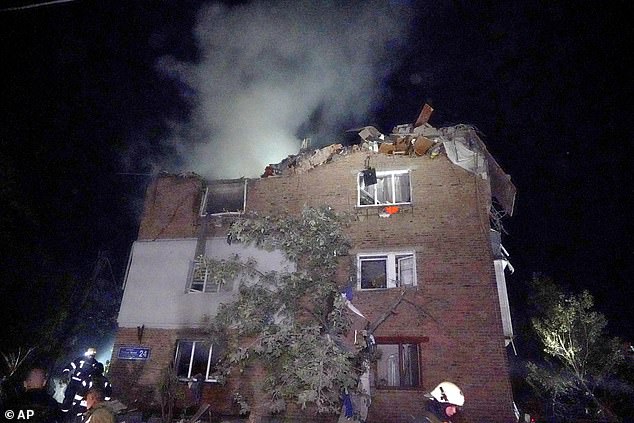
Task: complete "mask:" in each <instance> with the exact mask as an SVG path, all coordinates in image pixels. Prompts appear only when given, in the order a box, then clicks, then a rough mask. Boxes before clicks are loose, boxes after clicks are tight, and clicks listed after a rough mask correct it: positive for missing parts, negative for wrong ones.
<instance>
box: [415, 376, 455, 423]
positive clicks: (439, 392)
mask: <svg viewBox="0 0 634 423" xmlns="http://www.w3.org/2000/svg"><path fill="white" fill-rule="evenodd" d="M425 396H426V397H427V404H426V410H425V412H424V413H423V418H422V420H418V421H419V422H421V423H451V418H452V417H453V416H455V415H456V413H458V411H459V409H460V407H462V406H463V405H464V395H463V394H462V391H461V390H460V388H459V387H458V386H457V385H455V384H454V383H451V382H441V383H439V384H438V386H436V387H435V388H434V389H433V390H432V391H431V392H430V393H429V394H427V395H425Z"/></svg>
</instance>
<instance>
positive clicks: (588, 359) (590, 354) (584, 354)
mask: <svg viewBox="0 0 634 423" xmlns="http://www.w3.org/2000/svg"><path fill="white" fill-rule="evenodd" d="M534 286H535V288H536V291H537V298H539V304H540V313H539V315H538V316H536V317H535V318H533V319H532V324H533V329H534V330H535V333H536V334H537V337H538V339H539V340H540V341H541V343H542V345H543V351H544V353H545V354H546V355H547V360H546V362H545V363H544V364H542V365H539V364H537V363H532V362H529V363H528V364H527V370H528V375H527V382H528V383H529V384H530V385H531V386H532V387H533V388H534V389H535V390H536V392H537V393H538V394H540V395H543V396H545V397H547V398H548V399H549V401H550V402H551V403H552V404H553V409H554V410H555V412H556V413H561V415H562V416H566V417H572V416H574V415H575V413H580V414H579V415H584V413H585V414H588V413H594V414H595V417H597V418H598V416H603V417H602V419H605V420H601V421H618V419H617V417H616V416H615V415H614V414H613V413H612V411H611V410H610V409H609V408H608V407H607V406H606V405H605V404H606V401H605V398H602V396H604V394H605V393H606V392H608V393H609V389H606V388H607V387H608V386H609V385H610V384H614V380H613V377H614V374H615V368H616V367H617V366H618V365H619V363H621V362H622V361H623V353H622V351H621V349H620V342H619V340H618V339H616V338H610V337H608V336H607V335H606V333H605V327H606V325H607V320H606V319H605V317H604V316H603V315H602V314H601V313H598V312H596V311H594V310H593V307H594V299H593V297H592V295H590V293H588V292H587V291H584V292H582V293H581V294H566V293H563V292H562V291H561V290H560V289H559V288H558V287H557V286H556V285H555V284H554V283H553V282H552V281H551V280H547V279H542V280H536V281H534ZM548 358H552V359H554V361H549V360H548Z"/></svg>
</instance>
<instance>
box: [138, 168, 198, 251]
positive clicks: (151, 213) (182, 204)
mask: <svg viewBox="0 0 634 423" xmlns="http://www.w3.org/2000/svg"><path fill="white" fill-rule="evenodd" d="M203 189H204V184H203V180H202V179H201V178H200V177H198V176H196V175H193V174H190V175H159V176H158V177H157V178H155V179H154V181H152V183H151V184H150V185H149V186H148V188H147V191H146V193H145V204H144V208H143V215H142V216H141V224H140V226H139V237H138V239H146V240H147V239H170V238H186V237H193V236H196V232H197V229H196V225H197V223H198V213H199V211H200V201H201V198H202V194H203Z"/></svg>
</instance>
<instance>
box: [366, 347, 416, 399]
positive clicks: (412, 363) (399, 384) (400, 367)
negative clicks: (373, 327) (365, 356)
mask: <svg viewBox="0 0 634 423" xmlns="http://www.w3.org/2000/svg"><path fill="white" fill-rule="evenodd" d="M376 348H377V351H379V355H380V358H379V359H378V360H377V363H376V379H375V384H376V386H377V388H413V387H417V386H420V366H419V353H418V344H413V343H390V344H387V343H385V344H384V343H380V342H379V343H377V345H376Z"/></svg>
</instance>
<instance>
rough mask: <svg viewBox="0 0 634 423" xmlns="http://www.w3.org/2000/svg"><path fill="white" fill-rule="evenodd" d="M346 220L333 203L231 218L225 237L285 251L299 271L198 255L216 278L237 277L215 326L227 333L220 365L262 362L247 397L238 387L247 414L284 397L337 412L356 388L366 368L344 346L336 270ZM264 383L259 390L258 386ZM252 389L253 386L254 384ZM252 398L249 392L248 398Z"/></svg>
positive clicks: (279, 405) (274, 408)
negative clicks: (235, 290) (261, 373)
mask: <svg viewBox="0 0 634 423" xmlns="http://www.w3.org/2000/svg"><path fill="white" fill-rule="evenodd" d="M344 223H345V218H344V217H343V216H340V215H338V214H336V213H335V212H334V211H333V210H332V209H330V208H327V207H326V208H321V209H314V208H305V209H304V210H303V211H302V213H301V215H300V216H267V217H259V216H257V215H251V216H249V217H247V218H244V219H240V220H238V221H236V222H234V223H233V224H232V225H231V227H230V230H229V236H228V241H229V242H241V243H245V244H253V245H256V246H258V247H261V248H264V249H267V250H272V249H280V250H282V251H283V252H284V253H285V255H286V257H287V258H288V259H289V260H290V261H292V262H294V263H296V265H297V270H296V271H292V272H291V271H280V272H270V273H262V272H259V271H258V270H257V263H256V262H254V261H253V260H251V259H250V260H241V259H240V258H239V257H234V258H232V259H230V260H223V261H218V260H212V259H210V258H203V257H201V258H200V260H201V263H203V264H204V266H203V269H208V270H211V271H210V272H209V273H210V274H211V275H212V277H213V278H214V279H213V280H214V282H215V283H219V284H222V283H225V282H226V281H228V280H232V279H235V278H240V280H241V284H240V293H239V296H238V298H237V300H236V301H235V302H232V303H229V304H223V305H222V307H221V309H220V311H219V313H218V315H217V316H216V317H215V319H214V321H213V325H212V331H213V333H214V334H215V336H216V337H217V336H219V334H221V335H223V336H224V338H225V339H226V356H225V359H224V360H223V361H222V363H224V366H223V371H224V372H225V373H230V372H231V371H235V369H240V370H243V369H244V368H245V367H246V366H247V365H254V366H260V367H261V368H262V369H264V370H265V372H266V375H267V377H266V378H265V380H264V381H263V382H262V383H263V384H264V385H265V386H260V387H259V388H260V389H257V392H259V393H262V392H267V393H268V395H267V396H266V397H262V396H259V397H258V398H255V399H253V398H252V399H251V400H252V401H253V404H248V405H247V404H245V399H246V398H247V395H242V393H240V392H238V393H236V396H235V397H236V398H239V399H240V405H241V409H243V410H250V413H251V420H252V421H257V419H258V418H259V417H260V416H261V415H262V414H264V413H266V412H281V411H283V410H284V409H285V408H286V405H287V404H288V403H289V402H293V403H295V404H297V405H298V406H299V407H301V408H305V407H306V406H308V405H313V406H315V407H316V409H317V411H318V412H322V413H328V412H336V411H338V410H339V408H340V395H341V392H342V390H343V389H350V390H354V389H355V387H356V385H357V381H358V377H359V375H360V373H362V371H363V366H362V364H361V361H360V360H361V358H360V355H359V354H358V351H356V350H350V349H349V348H347V347H346V346H345V344H344V342H342V341H343V337H345V335H346V333H347V329H348V328H349V326H350V321H349V316H348V314H347V312H346V303H345V300H344V299H343V298H342V296H341V294H340V289H339V287H338V286H337V284H336V282H335V272H336V270H337V267H338V263H339V260H340V258H341V256H342V255H346V253H347V250H348V241H347V240H346V238H345V237H344V234H343V231H342V227H343V224H344ZM262 388H263V389H262ZM254 391H255V390H254ZM251 397H253V396H251Z"/></svg>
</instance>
